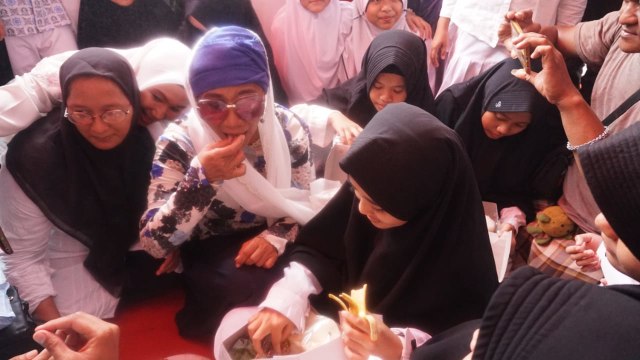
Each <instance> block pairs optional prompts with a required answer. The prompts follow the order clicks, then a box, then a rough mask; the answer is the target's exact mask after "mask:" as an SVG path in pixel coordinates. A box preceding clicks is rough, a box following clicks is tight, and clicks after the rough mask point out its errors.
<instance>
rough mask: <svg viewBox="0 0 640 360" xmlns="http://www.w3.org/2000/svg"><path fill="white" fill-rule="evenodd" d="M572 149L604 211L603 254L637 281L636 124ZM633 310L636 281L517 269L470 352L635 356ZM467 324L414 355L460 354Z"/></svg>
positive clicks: (637, 308) (638, 332)
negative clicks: (610, 282)
mask: <svg viewBox="0 0 640 360" xmlns="http://www.w3.org/2000/svg"><path fill="white" fill-rule="evenodd" d="M578 156H579V160H580V164H581V166H582V170H583V172H584V176H585V178H586V180H587V183H588V184H589V188H590V189H591V192H592V194H593V196H594V199H595V200H596V202H597V204H598V206H599V208H600V209H601V210H602V213H600V214H599V215H598V216H597V217H596V220H595V221H596V225H597V226H598V227H599V228H600V230H601V235H602V239H603V241H604V243H605V244H606V249H607V258H608V259H610V261H611V263H612V265H613V266H614V267H616V268H617V269H618V270H620V271H622V272H624V273H626V274H627V275H629V276H631V277H633V278H635V279H636V280H640V236H639V234H640V225H639V224H640V223H638V221H637V219H638V217H639V216H640V186H639V185H638V182H637V179H638V177H640V124H635V125H633V126H631V127H629V128H628V129H625V130H623V131H621V132H620V133H618V134H615V135H613V136H611V137H610V138H608V139H605V140H601V141H598V142H596V143H593V144H590V145H587V146H584V147H581V148H580V149H579V150H578ZM639 315H640V286H639V285H614V286H608V287H598V286H595V285H591V284H587V283H584V282H580V281H569V280H562V279H558V278H552V277H549V276H547V275H543V274H541V273H540V272H538V271H537V270H535V269H533V268H529V267H525V268H521V269H518V270H517V271H516V272H514V273H513V274H512V276H511V277H509V278H508V279H507V280H506V281H505V282H504V283H503V284H501V285H500V287H499V289H498V290H497V291H496V293H495V295H494V296H493V298H492V299H491V303H490V304H489V306H488V307H487V311H486V312H485V314H484V316H483V318H482V321H481V323H480V325H479V333H477V334H476V335H475V337H477V341H475V346H474V345H472V348H473V347H475V350H474V352H473V357H472V358H473V359H478V360H479V359H496V360H497V359H527V360H538V359H540V360H542V359H544V360H555V359H629V360H630V359H637V358H638V354H640V321H638V319H639V318H640V317H639ZM466 325H467V324H463V325H460V326H459V327H458V329H462V331H461V332H458V333H456V332H452V334H455V336H452V337H449V338H444V339H439V340H440V341H439V342H438V343H437V344H435V345H436V346H435V347H433V345H434V344H432V343H431V342H432V341H433V340H434V339H432V340H431V341H430V342H428V343H427V344H426V345H425V346H424V347H423V348H421V349H419V350H418V351H416V353H415V354H414V355H415V356H414V358H415V359H460V358H461V357H462V356H461V354H462V353H463V352H464V353H468V352H469V339H470V338H471V332H472V330H470V329H469V328H470V327H469V326H466ZM475 325H476V328H477V323H475ZM463 334H466V336H464V335H463ZM465 340H466V341H465ZM465 346H466V351H461V350H460V349H464V347H465ZM435 350H438V351H437V352H436V351H435ZM469 358H471V357H469Z"/></svg>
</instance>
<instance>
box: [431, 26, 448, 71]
mask: <svg viewBox="0 0 640 360" xmlns="http://www.w3.org/2000/svg"><path fill="white" fill-rule="evenodd" d="M449 22H450V19H449V18H445V17H441V18H440V20H438V26H437V28H436V34H435V35H434V36H433V41H432V42H431V50H430V51H429V64H431V66H433V67H434V68H438V67H439V66H440V61H444V60H446V58H447V52H448V51H449Z"/></svg>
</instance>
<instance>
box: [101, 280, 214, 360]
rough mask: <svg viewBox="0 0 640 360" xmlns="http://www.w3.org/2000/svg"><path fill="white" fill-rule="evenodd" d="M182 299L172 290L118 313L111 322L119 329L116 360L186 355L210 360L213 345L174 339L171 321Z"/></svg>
mask: <svg viewBox="0 0 640 360" xmlns="http://www.w3.org/2000/svg"><path fill="white" fill-rule="evenodd" d="M183 297H184V296H183V294H182V292H181V291H179V290H175V291H173V292H171V293H168V294H165V295H163V296H161V297H158V298H155V299H150V300H145V301H143V302H140V303H136V304H133V305H130V306H128V307H127V308H126V309H124V310H123V311H121V312H119V314H118V315H117V316H116V317H115V319H114V320H113V322H114V323H116V324H118V326H120V360H162V359H164V358H165V357H168V356H172V355H177V354H187V353H189V354H197V355H201V356H206V357H208V358H210V359H213V354H212V347H213V345H211V344H204V343H200V342H195V341H190V340H186V339H183V338H181V337H180V335H178V328H177V327H176V324H175V323H174V321H173V318H174V315H175V313H176V312H177V311H178V310H179V309H180V307H182V302H183ZM212 342H213V341H212Z"/></svg>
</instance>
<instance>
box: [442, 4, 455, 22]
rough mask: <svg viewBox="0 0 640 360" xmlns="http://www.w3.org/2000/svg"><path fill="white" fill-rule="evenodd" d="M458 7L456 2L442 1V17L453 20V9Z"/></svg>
mask: <svg viewBox="0 0 640 360" xmlns="http://www.w3.org/2000/svg"><path fill="white" fill-rule="evenodd" d="M455 7H456V0H442V7H441V8H440V17H446V18H449V19H451V15H453V9H454V8H455Z"/></svg>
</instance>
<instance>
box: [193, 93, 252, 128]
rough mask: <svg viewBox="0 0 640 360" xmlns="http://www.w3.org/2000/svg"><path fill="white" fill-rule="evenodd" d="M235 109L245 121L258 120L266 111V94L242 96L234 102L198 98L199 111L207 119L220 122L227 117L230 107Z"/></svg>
mask: <svg viewBox="0 0 640 360" xmlns="http://www.w3.org/2000/svg"><path fill="white" fill-rule="evenodd" d="M231 108H233V109H235V112H236V114H238V117H239V118H240V119H242V120H244V121H251V120H256V119H257V118H259V117H260V116H261V115H262V113H263V112H264V96H260V95H258V94H255V95H249V96H245V97H241V98H239V99H238V100H236V102H235V103H233V104H228V103H226V102H224V101H222V100H219V99H202V100H198V112H199V113H200V116H202V118H203V119H205V120H210V121H215V122H219V121H222V120H224V119H226V118H227V115H228V114H229V109H231Z"/></svg>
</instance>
